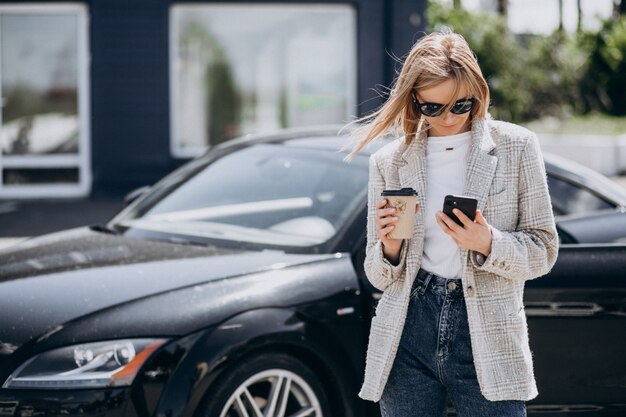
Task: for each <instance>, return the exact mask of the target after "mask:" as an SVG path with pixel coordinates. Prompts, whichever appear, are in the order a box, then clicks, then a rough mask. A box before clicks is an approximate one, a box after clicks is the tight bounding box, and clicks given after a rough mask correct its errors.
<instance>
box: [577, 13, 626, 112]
mask: <svg viewBox="0 0 626 417" xmlns="http://www.w3.org/2000/svg"><path fill="white" fill-rule="evenodd" d="M584 39H585V43H586V44H588V45H589V47H590V49H591V50H592V52H591V55H590V57H589V66H588V68H587V71H586V73H585V74H584V77H583V79H582V82H581V90H582V94H583V98H584V103H585V109H584V110H585V111H594V110H595V111H602V112H606V113H609V114H614V115H622V116H623V115H626V95H625V94H624V93H625V92H626V16H621V17H620V18H618V19H610V20H607V21H605V22H604V24H603V25H602V28H601V29H600V30H599V31H598V32H597V33H588V34H586V35H585V37H584Z"/></svg>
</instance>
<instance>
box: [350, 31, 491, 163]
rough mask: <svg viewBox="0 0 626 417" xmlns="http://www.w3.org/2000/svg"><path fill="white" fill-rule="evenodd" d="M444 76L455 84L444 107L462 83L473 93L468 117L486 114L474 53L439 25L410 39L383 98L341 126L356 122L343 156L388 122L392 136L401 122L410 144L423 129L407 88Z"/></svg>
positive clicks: (483, 83) (486, 93) (485, 94)
mask: <svg viewBox="0 0 626 417" xmlns="http://www.w3.org/2000/svg"><path fill="white" fill-rule="evenodd" d="M448 79H453V80H454V81H455V82H456V86H455V90H454V95H453V96H452V100H453V101H452V102H451V103H448V104H447V105H446V108H445V109H444V110H443V111H444V112H446V111H448V109H449V108H450V107H451V106H452V104H454V100H457V98H456V97H457V95H458V94H459V91H460V89H461V85H462V84H464V85H465V86H466V88H467V92H468V96H470V97H474V98H475V99H476V104H475V105H474V108H473V109H472V111H471V113H470V117H471V118H472V119H473V118H490V117H491V116H490V115H489V112H488V108H489V100H490V98H489V87H488V86H487V81H486V80H485V78H484V77H483V74H482V71H481V70H480V67H479V66H478V60H477V58H476V55H475V54H474V53H473V52H472V50H471V49H470V47H469V45H468V44H467V42H466V41H465V38H463V36H461V35H459V34H457V33H454V32H453V31H452V30H451V29H449V28H447V27H444V28H442V29H440V30H439V31H437V32H433V33H430V34H429V35H426V36H424V37H422V38H421V39H420V40H419V41H418V42H416V43H415V44H414V45H413V47H412V48H411V51H410V52H409V54H408V56H407V57H406V60H405V61H404V63H403V64H402V68H401V70H400V74H399V75H398V78H397V80H396V81H395V84H394V86H393V88H392V90H391V93H390V95H389V98H388V99H387V101H386V102H385V103H384V104H383V105H382V106H381V107H380V108H379V109H378V110H376V111H375V112H374V113H372V114H370V115H368V116H365V117H362V118H360V119H357V120H355V121H353V122H350V123H349V124H348V125H346V126H345V127H344V128H346V127H348V126H350V125H351V124H357V125H358V127H357V128H355V129H352V130H351V131H350V139H351V140H350V143H349V144H348V145H347V146H346V147H350V146H354V149H353V150H352V152H350V154H349V155H348V156H346V158H344V160H346V161H350V160H351V159H352V158H353V157H354V155H356V154H357V153H358V152H359V151H360V150H361V149H363V147H365V146H366V145H367V144H369V143H370V142H372V141H374V140H375V139H376V138H378V137H379V136H381V135H385V134H386V133H387V131H388V130H389V129H390V128H393V130H392V131H393V134H394V136H395V137H396V138H397V137H398V129H399V127H400V126H401V127H402V130H403V131H404V135H405V141H406V142H407V143H409V144H410V143H411V141H413V139H414V138H415V137H416V136H417V134H418V133H420V132H422V131H424V130H427V129H428V124H427V123H425V119H423V118H422V115H421V113H419V111H418V112H416V110H415V108H414V107H413V104H412V99H413V98H412V95H413V92H415V91H416V90H417V91H419V90H420V89H422V88H430V87H432V86H435V85H438V84H440V83H442V82H444V81H446V80H448ZM425 125H426V126H425ZM342 130H343V129H342ZM346 147H344V148H343V149H345V148H346Z"/></svg>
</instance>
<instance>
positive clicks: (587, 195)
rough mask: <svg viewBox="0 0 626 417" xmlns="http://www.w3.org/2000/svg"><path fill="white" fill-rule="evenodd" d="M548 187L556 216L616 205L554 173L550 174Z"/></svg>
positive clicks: (587, 211)
mask: <svg viewBox="0 0 626 417" xmlns="http://www.w3.org/2000/svg"><path fill="white" fill-rule="evenodd" d="M548 189H549V190H550V198H551V200H552V212H553V213H554V215H555V216H558V215H565V214H577V213H591V212H594V211H597V210H603V209H611V208H615V205H613V204H611V203H609V202H608V201H606V200H604V199H602V198H600V197H598V196H597V195H596V194H593V193H592V192H591V191H589V190H587V189H585V188H582V187H581V186H580V185H574V184H571V183H569V182H567V181H564V180H562V179H560V178H556V177H554V176H552V175H548Z"/></svg>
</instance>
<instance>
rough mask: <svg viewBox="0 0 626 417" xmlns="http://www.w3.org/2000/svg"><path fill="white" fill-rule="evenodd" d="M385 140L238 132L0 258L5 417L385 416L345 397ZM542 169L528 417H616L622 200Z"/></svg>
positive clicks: (365, 315)
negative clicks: (370, 172)
mask: <svg viewBox="0 0 626 417" xmlns="http://www.w3.org/2000/svg"><path fill="white" fill-rule="evenodd" d="M387 140H392V139H385V140H383V141H381V143H377V144H373V145H370V146H368V147H367V148H366V149H364V151H363V152H362V154H360V155H357V156H356V157H355V159H353V160H352V161H351V162H350V164H347V163H345V162H344V161H343V157H344V156H345V153H344V152H338V149H339V148H340V147H341V146H342V145H344V144H345V138H339V137H337V129H336V128H334V127H329V128H320V129H304V130H288V131H285V132H281V133H277V134H275V135H265V136H249V137H244V138H240V139H236V140H233V141H230V142H228V143H226V144H223V145H220V146H217V147H215V148H213V149H212V150H211V151H209V152H208V153H207V154H206V155H204V156H203V157H200V158H197V159H196V160H194V161H191V162H189V163H188V164H186V165H184V166H183V167H181V168H180V169H178V170H177V171H175V172H173V173H172V174H170V175H168V176H167V177H165V178H164V179H163V180H161V181H160V182H158V183H157V184H155V185H154V186H152V187H150V188H149V189H148V190H147V191H145V192H143V193H136V194H140V195H138V197H137V198H136V199H135V200H134V201H132V203H130V205H129V206H128V207H126V208H125V209H124V210H123V211H122V212H121V213H120V214H118V215H117V216H116V217H115V218H113V219H112V220H111V221H109V222H108V223H107V224H106V225H99V226H95V225H94V226H91V227H82V228H76V229H71V230H67V231H62V232H58V233H53V234H49V235H44V236H40V237H37V238H32V239H29V240H27V241H25V242H23V243H21V244H19V245H18V246H15V247H13V248H9V249H5V250H4V251H2V252H0V313H1V314H0V381H2V388H0V416H2V415H11V416H27V415H76V416H79V415H80V416H96V415H97V416H211V417H213V416H215V417H226V416H246V415H250V416H253V415H255V413H256V415H260V414H262V415H264V416H283V415H284V416H290V415H294V416H295V415H298V416H302V417H304V416H322V415H323V416H331V415H332V416H341V417H353V416H366V415H371V416H375V415H378V406H377V404H373V403H370V402H366V401H362V400H360V399H359V398H358V397H357V395H356V394H357V392H358V389H359V387H360V384H361V382H362V377H363V367H364V360H365V350H366V347H367V346H366V343H367V334H368V330H369V322H370V318H371V316H372V315H373V311H374V308H375V306H376V302H377V300H378V299H379V298H380V292H378V291H377V290H376V289H375V288H374V287H372V286H371V285H370V284H369V282H368V281H367V279H366V277H365V275H364V272H363V259H364V256H365V229H366V208H367V207H366V204H367V201H366V198H367V196H366V189H367V162H368V160H367V158H368V156H369V154H370V153H372V152H374V151H375V150H376V149H378V147H379V146H381V145H382V144H384V143H386V141H387ZM227 162H228V163H227ZM220 164H221V165H220ZM572 167H573V168H572ZM546 169H547V172H548V175H549V186H550V190H551V197H552V200H553V206H554V207H555V214H556V215H557V226H558V230H559V234H560V238H561V247H560V251H559V257H558V260H557V263H556V265H555V267H554V268H553V270H552V271H551V272H550V274H549V275H547V276H545V277H542V278H540V279H536V280H532V281H529V282H527V285H526V293H525V306H526V313H527V315H528V325H529V332H530V343H531V349H532V351H533V355H534V360H535V372H536V377H537V382H538V386H539V392H540V395H539V397H537V398H536V399H535V400H533V401H531V402H529V403H528V404H527V408H528V414H529V415H535V416H538V415H545V413H550V415H554V416H560V415H576V416H592V415H593V416H623V415H626V391H625V390H624V387H625V386H626V385H625V384H626V373H625V372H624V371H625V370H626V357H624V355H623V353H624V352H626V241H625V238H626V221H625V220H626V213H625V212H624V211H625V208H626V193H625V192H624V190H622V189H620V188H619V187H617V186H616V185H614V184H613V183H611V182H610V181H608V180H606V179H605V178H604V177H602V176H599V175H598V174H595V173H593V172H588V171H587V170H585V169H583V168H580V167H579V166H575V165H572V164H571V163H569V162H567V161H562V160H559V159H558V158H551V157H549V156H546ZM267 185H269V186H267ZM281 193H282V194H281ZM289 193H292V194H289ZM242 195H244V196H245V197H244V198H243V199H242V197H241V196H242ZM264 196H265V197H264ZM262 197H264V199H262ZM217 220H219V221H217ZM244 409H245V410H246V411H245V413H244ZM450 411H451V413H452V412H453V411H452V409H451V410H450ZM246 413H247V414H246Z"/></svg>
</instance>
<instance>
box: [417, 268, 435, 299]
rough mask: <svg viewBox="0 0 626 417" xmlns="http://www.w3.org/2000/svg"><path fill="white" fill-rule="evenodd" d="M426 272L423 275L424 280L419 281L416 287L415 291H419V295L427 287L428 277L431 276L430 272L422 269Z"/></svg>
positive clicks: (422, 293)
mask: <svg viewBox="0 0 626 417" xmlns="http://www.w3.org/2000/svg"><path fill="white" fill-rule="evenodd" d="M424 272H425V273H426V276H425V277H424V281H423V282H420V283H419V286H418V287H417V291H419V293H420V295H424V293H425V292H426V288H427V287H428V283H429V282H430V279H431V278H432V277H433V274H431V273H430V272H427V271H424Z"/></svg>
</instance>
